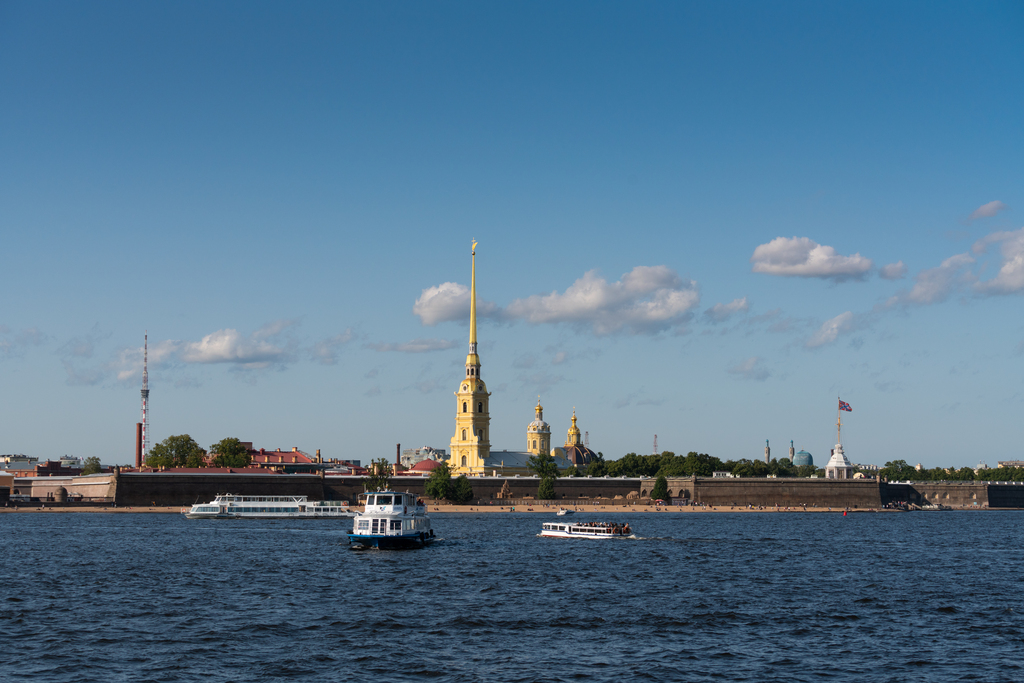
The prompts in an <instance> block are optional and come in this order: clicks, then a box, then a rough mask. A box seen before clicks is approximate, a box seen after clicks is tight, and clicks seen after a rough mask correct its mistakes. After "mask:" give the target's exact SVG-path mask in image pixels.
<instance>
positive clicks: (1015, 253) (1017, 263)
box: [972, 228, 1024, 294]
mask: <svg viewBox="0 0 1024 683" xmlns="http://www.w3.org/2000/svg"><path fill="white" fill-rule="evenodd" d="M992 244H998V245H999V252H1000V255H1001V256H1002V263H1001V264H1000V267H999V272H998V273H996V276H995V277H994V278H992V279H991V280H985V281H984V282H977V283H975V285H974V291H975V292H977V293H979V294H1014V293H1016V292H1020V291H1024V228H1021V229H1020V230H1013V231H1007V232H994V233H992V234H991V235H989V236H987V237H984V238H982V239H980V240H978V241H977V242H975V244H974V246H973V247H972V251H974V253H976V254H981V253H984V252H985V251H986V250H987V249H988V247H989V246H990V245H992Z"/></svg>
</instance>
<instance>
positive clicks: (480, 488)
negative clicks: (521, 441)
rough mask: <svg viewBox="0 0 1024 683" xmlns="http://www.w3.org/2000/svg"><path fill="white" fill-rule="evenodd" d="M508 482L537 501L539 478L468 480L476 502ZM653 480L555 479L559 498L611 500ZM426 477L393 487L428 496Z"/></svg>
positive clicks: (344, 494) (520, 495) (339, 488)
mask: <svg viewBox="0 0 1024 683" xmlns="http://www.w3.org/2000/svg"><path fill="white" fill-rule="evenodd" d="M506 481H507V482H508V486H509V489H510V490H511V493H512V498H513V499H517V500H523V499H528V498H536V496H537V488H538V487H539V486H540V479H539V478H538V477H523V476H519V477H515V476H510V477H469V482H470V484H472V486H473V500H499V498H498V495H499V494H500V493H501V489H502V487H503V486H504V484H505V482H506ZM648 481H650V482H652V484H651V485H653V481H654V480H653V479H652V480H647V479H644V480H641V479H613V478H608V479H605V478H604V477H599V478H593V479H588V478H586V477H570V478H564V479H556V480H555V495H556V496H557V498H559V499H561V498H570V499H575V498H599V497H600V498H608V499H612V498H614V497H615V496H622V497H623V498H625V497H626V496H627V495H628V494H629V493H630V492H631V491H639V489H640V487H641V483H642V482H648ZM426 482H427V480H426V478H425V477H393V478H392V479H391V488H393V489H394V490H396V491H409V492H410V493H414V494H416V495H420V496H422V495H425V494H424V490H423V489H424V487H425V486H426ZM324 487H325V489H326V490H327V491H328V492H329V493H328V495H330V496H332V497H333V498H335V499H339V500H348V501H350V502H352V503H355V502H356V499H357V496H358V495H359V494H360V493H362V492H363V479H362V477H337V476H329V477H326V478H325V480H324Z"/></svg>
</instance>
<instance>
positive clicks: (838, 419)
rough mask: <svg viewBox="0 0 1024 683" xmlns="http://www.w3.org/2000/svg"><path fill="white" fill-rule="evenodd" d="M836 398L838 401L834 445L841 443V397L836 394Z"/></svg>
mask: <svg viewBox="0 0 1024 683" xmlns="http://www.w3.org/2000/svg"><path fill="white" fill-rule="evenodd" d="M836 398H838V399H839V403H837V404H836V445H837V446H838V445H841V444H842V443H843V413H842V410H841V406H842V400H843V399H842V398H839V397H838V396H837V397H836Z"/></svg>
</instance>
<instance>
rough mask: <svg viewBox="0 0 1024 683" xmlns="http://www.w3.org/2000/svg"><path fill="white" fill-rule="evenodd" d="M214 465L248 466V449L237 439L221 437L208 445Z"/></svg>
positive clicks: (249, 460) (249, 457) (250, 458)
mask: <svg viewBox="0 0 1024 683" xmlns="http://www.w3.org/2000/svg"><path fill="white" fill-rule="evenodd" d="M210 452H211V453H213V454H214V455H213V466H214V467H248V466H249V463H250V462H252V457H251V456H250V455H249V449H247V448H246V447H245V446H243V445H242V442H241V441H239V440H238V439H234V438H228V439H221V440H220V441H218V442H217V443H215V444H213V445H212V446H210Z"/></svg>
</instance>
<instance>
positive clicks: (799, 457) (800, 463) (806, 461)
mask: <svg viewBox="0 0 1024 683" xmlns="http://www.w3.org/2000/svg"><path fill="white" fill-rule="evenodd" d="M807 465H814V458H813V457H812V456H811V454H810V453H808V452H807V451H800V452H799V453H797V454H796V455H794V456H793V466H794V467H806V466H807Z"/></svg>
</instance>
